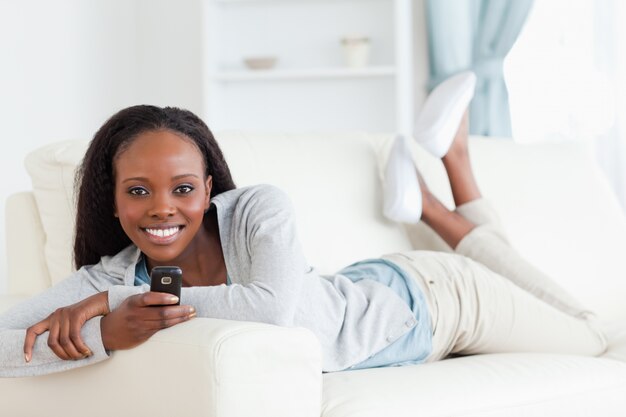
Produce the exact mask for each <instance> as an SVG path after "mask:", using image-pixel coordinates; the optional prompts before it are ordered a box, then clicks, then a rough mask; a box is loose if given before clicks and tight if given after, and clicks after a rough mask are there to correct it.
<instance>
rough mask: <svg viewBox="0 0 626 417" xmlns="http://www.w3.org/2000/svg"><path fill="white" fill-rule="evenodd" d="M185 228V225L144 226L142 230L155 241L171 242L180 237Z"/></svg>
mask: <svg viewBox="0 0 626 417" xmlns="http://www.w3.org/2000/svg"><path fill="white" fill-rule="evenodd" d="M182 229H183V226H171V227H163V228H156V227H142V228H141V230H142V231H143V232H144V233H145V234H146V236H147V237H148V239H150V240H151V241H153V242H155V243H161V244H164V243H170V242H172V241H173V240H175V239H176V238H177V237H178V234H179V233H180V231H181V230H182Z"/></svg>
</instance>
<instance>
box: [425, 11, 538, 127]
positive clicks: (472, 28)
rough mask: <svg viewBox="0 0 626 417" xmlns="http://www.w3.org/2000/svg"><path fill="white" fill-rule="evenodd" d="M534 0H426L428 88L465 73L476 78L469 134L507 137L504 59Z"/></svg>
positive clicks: (509, 123) (509, 117) (506, 93)
mask: <svg viewBox="0 0 626 417" xmlns="http://www.w3.org/2000/svg"><path fill="white" fill-rule="evenodd" d="M532 3H533V0H426V21H427V26H428V43H429V45H428V46H429V59H430V63H429V64H430V78H429V89H432V88H434V87H435V86H436V85H437V84H439V83H440V82H441V81H443V80H445V79H446V78H448V77H450V76H452V75H454V74H456V73H458V72H461V71H465V70H471V71H474V72H475V73H476V76H477V83H476V93H475V96H474V99H473V100H472V103H471V105H470V132H471V133H472V134H476V135H485V136H511V116H510V113H509V99H508V92H507V89H506V85H505V82H504V74H503V66H502V63H503V61H504V57H505V56H506V55H507V54H508V53H509V51H510V50H511V48H512V47H513V44H514V43H515V40H516V39H517V37H518V36H519V33H520V31H521V30H522V26H523V25H524V22H525V21H526V18H527V17H528V13H529V12H530V8H531V6H532Z"/></svg>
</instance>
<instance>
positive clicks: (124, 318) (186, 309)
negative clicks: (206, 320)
mask: <svg viewBox="0 0 626 417" xmlns="http://www.w3.org/2000/svg"><path fill="white" fill-rule="evenodd" d="M177 302H178V298H177V297H175V296H173V295H171V294H166V293H161V292H146V293H143V294H138V295H133V296H131V297H128V298H127V299H126V300H124V302H123V303H122V304H120V306H119V307H118V308H116V309H115V310H113V311H112V312H111V313H109V314H108V315H106V316H104V317H103V318H102V321H101V322H100V330H101V331H102V342H103V343H104V347H105V349H107V350H119V349H130V348H132V347H135V346H137V345H139V344H141V343H143V342H145V341H146V340H148V339H149V338H150V336H152V335H153V334H155V333H156V332H158V331H159V330H161V329H165V328H167V327H171V326H174V325H176V324H178V323H182V322H184V321H187V320H189V319H192V318H193V317H195V316H196V310H195V309H194V308H193V307H192V306H176V305H171V304H175V303H177Z"/></svg>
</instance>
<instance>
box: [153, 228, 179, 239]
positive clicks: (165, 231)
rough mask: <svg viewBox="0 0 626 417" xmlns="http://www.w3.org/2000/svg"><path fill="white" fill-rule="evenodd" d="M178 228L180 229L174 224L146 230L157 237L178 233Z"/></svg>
mask: <svg viewBox="0 0 626 417" xmlns="http://www.w3.org/2000/svg"><path fill="white" fill-rule="evenodd" d="M178 230H180V227H178V226H175V227H169V228H167V229H146V232H148V233H150V234H151V235H154V236H158V237H169V236H172V235H173V234H175V233H178Z"/></svg>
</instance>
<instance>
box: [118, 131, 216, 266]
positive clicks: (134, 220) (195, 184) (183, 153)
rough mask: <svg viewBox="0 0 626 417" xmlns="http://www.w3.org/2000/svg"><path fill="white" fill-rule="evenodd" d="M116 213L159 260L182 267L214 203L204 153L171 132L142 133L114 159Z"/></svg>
mask: <svg viewBox="0 0 626 417" xmlns="http://www.w3.org/2000/svg"><path fill="white" fill-rule="evenodd" d="M113 168H114V173H115V216H116V217H118V218H119V220H120V223H121V225H122V228H123V229H124V232H126V235H128V237H129V238H130V240H131V241H132V242H133V243H134V244H135V245H136V246H137V247H139V249H140V250H141V251H142V252H143V253H144V254H145V255H146V256H147V257H148V259H150V260H151V261H153V263H155V264H164V263H165V264H167V263H169V264H173V265H177V264H178V263H177V262H176V260H177V259H179V258H180V257H181V255H185V254H186V251H188V250H190V249H189V248H193V245H191V246H190V243H192V242H193V241H194V238H195V237H196V234H197V233H198V231H199V230H201V231H202V232H204V228H203V227H202V220H203V216H204V213H205V211H206V209H208V207H209V201H210V194H211V177H210V176H209V177H208V178H206V179H205V178H204V173H205V168H204V164H203V158H202V154H201V153H200V151H199V150H198V149H197V148H196V146H195V145H194V144H193V142H191V140H189V139H183V138H181V136H178V135H177V134H175V133H173V132H171V131H169V130H159V131H150V132H146V133H142V134H140V135H139V136H138V137H137V138H136V139H135V140H134V141H133V142H132V143H131V144H130V146H129V147H128V148H127V149H126V150H124V151H122V153H121V154H119V155H118V156H117V158H116V159H115V161H114V162H113Z"/></svg>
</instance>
